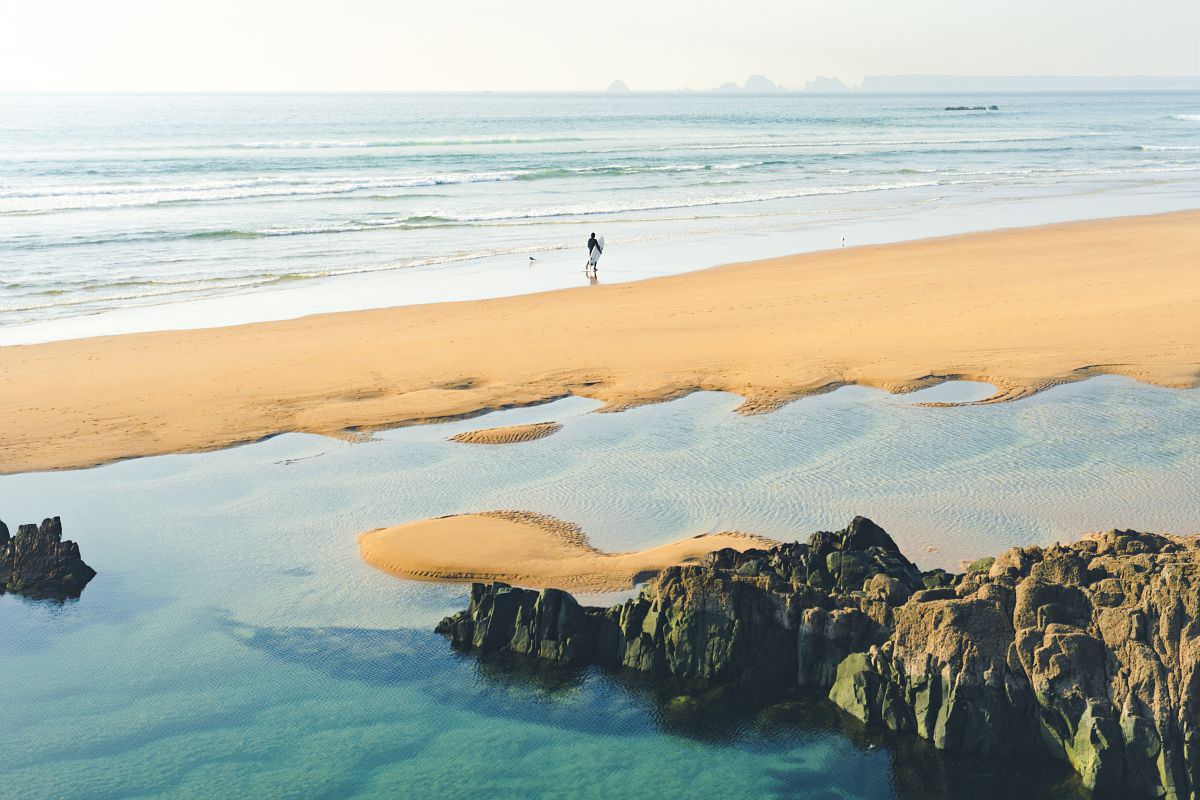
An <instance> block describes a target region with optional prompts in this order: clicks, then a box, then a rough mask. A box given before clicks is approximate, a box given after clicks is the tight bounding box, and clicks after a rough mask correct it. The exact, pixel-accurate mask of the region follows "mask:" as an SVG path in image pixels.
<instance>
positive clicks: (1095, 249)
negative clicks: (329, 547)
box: [0, 211, 1200, 473]
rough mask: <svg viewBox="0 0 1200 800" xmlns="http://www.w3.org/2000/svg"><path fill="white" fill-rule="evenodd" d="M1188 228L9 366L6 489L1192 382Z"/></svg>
mask: <svg viewBox="0 0 1200 800" xmlns="http://www.w3.org/2000/svg"><path fill="white" fill-rule="evenodd" d="M1197 265H1200V212H1196V211H1189V212H1181V213H1175V214H1163V215H1156V216H1147V217H1129V218H1123V219H1116V220H1098V221H1092V222H1081V223H1071V224H1066V225H1054V226H1048V227H1042V228H1028V229H1020V230H1010V231H998V232H993V233H981V234H970V235H966V236H958V237H951V238H945V239H930V240H923V241H917V242H910V243H906V244H896V245H883V246H877V247H862V248H852V249H846V250H836V251H832V252H825V253H812V254H808V255H801V256H793V257H789V258H779V259H773V260H769V261H761V262H756V263H750V264H740V265H731V266H726V267H719V268H716V269H711V270H705V271H702V272H693V273H690V274H685V275H678V276H673V277H666V278H659V279H655V280H649V281H644V282H640V283H631V284H624V285H612V286H603V285H601V286H583V287H580V288H577V289H567V290H562V291H557V292H549V293H545V294H537V295H526V296H521V297H511V298H502V299H496V300H485V301H474V302H463V303H446V304H438V305H427V306H412V307H404V308H393V309H380V310H373V311H358V312H349V313H343V314H326V315H320V316H313V317H306V318H303V319H297V320H291V321H285V322H271V323H262V324H255V325H243V326H237V327H228V328H215V329H209V330H196V331H183V332H164V333H150V334H135V335H128V336H114V337H101V338H95V339H84V340H78V341H68V342H53V343H47V344H40V345H30V346H22V347H5V348H0V385H2V386H3V389H4V390H3V391H2V392H0V473H12V472H21V471H25V470H38V469H53V468H62V467H82V466H88V465H92V464H98V463H102V462H107V461H112V460H115V459H120V458H129V457H134V456H146V455H154V454H159V453H170V452H182V451H197V450H205V449H212V448H218V447H225V446H228V445H232V444H237V443H240V442H248V441H254V440H257V439H260V438H262V437H264V436H269V435H272V434H276V433H281V432H285V431H307V432H312V433H322V434H327V435H345V434H346V433H347V431H350V432H354V431H369V430H373V429H379V428H385V427H390V426H395V425H405V424H413V423H419V422H430V421H435V420H440V419H451V418H461V417H466V416H470V415H473V414H479V413H481V412H484V411H487V410H491V409H495V408H500V407H507V406H512V405H521V404H532V403H537V402H542V401H546V400H550V399H553V398H558V397H562V396H565V395H568V394H572V393H574V394H579V395H585V396H588V397H593V398H597V399H599V400H602V401H604V402H605V403H606V404H607V405H606V407H607V409H608V410H614V409H620V408H624V407H627V406H630V405H634V404H638V403H647V402H652V401H656V400H663V399H667V398H672V397H679V396H681V395H684V394H687V393H688V392H692V391H695V390H698V389H712V390H723V391H730V392H736V393H738V394H740V395H742V396H743V397H744V398H745V403H744V405H743V406H742V410H744V411H747V412H753V411H764V410H769V409H772V408H775V407H777V406H778V405H779V404H781V403H783V402H786V401H788V400H790V399H793V398H795V397H798V396H800V395H804V394H806V393H812V392H819V391H823V390H827V389H829V388H832V387H836V386H839V385H842V384H845V383H862V384H867V385H872V386H879V387H882V388H885V389H889V390H892V391H899V390H910V389H915V388H919V387H922V386H926V385H929V384H931V383H935V382H937V381H939V380H943V379H946V378H950V377H961V378H964V379H974V380H982V381H989V382H991V383H994V384H996V385H997V386H998V387H1000V391H999V393H998V395H997V397H996V398H995V399H1011V398H1015V397H1020V396H1022V395H1025V394H1028V393H1030V392H1033V391H1037V390H1039V389H1042V388H1045V387H1047V386H1049V385H1052V384H1054V383H1056V382H1061V381H1066V380H1074V379H1078V378H1081V377H1086V376H1089V375H1093V374H1097V373H1104V372H1111V373H1118V374H1122V375H1129V376H1131V377H1134V378H1137V379H1139V380H1143V381H1148V382H1151V383H1155V384H1159V385H1163V386H1195V385H1197V383H1198V382H1200V267H1198V266H1197Z"/></svg>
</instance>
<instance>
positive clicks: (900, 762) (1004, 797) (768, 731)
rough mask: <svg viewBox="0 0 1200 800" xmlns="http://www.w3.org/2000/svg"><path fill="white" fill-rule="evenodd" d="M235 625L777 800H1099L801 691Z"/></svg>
mask: <svg viewBox="0 0 1200 800" xmlns="http://www.w3.org/2000/svg"><path fill="white" fill-rule="evenodd" d="M227 626H228V631H229V633H230V634H231V635H233V636H234V637H235V638H237V639H238V640H240V641H241V642H243V643H244V644H245V645H246V646H247V647H250V648H253V649H256V650H260V651H262V652H265V653H268V654H270V655H271V656H273V657H274V658H278V659H281V660H283V661H286V662H288V663H292V664H299V665H303V666H306V667H308V668H310V669H313V670H317V671H319V672H322V673H324V674H326V675H329V676H331V677H334V678H338V679H340V680H348V681H361V682H364V683H367V684H371V685H376V686H387V685H392V686H395V685H405V686H408V687H410V688H415V689H417V690H419V691H421V692H422V693H424V694H426V695H428V696H429V698H430V699H431V700H433V701H434V702H436V704H437V705H438V706H439V707H453V708H458V709H462V710H467V711H470V712H472V713H475V714H480V715H485V716H489V717H501V718H507V719H513V720H519V721H521V722H525V723H530V724H533V725H539V726H551V727H555V728H560V729H564V730H569V731H572V732H575V733H582V734H588V735H598V736H609V737H630V736H634V737H640V736H644V735H646V734H652V733H661V734H666V735H668V736H672V737H682V738H686V739H689V740H692V741H694V742H696V743H698V744H701V745H703V746H712V747H720V748H735V749H737V750H741V751H744V752H747V753H755V754H758V755H765V756H769V757H770V760H771V763H773V764H775V766H772V767H770V768H768V769H767V772H768V774H769V776H770V777H771V778H772V780H773V781H774V784H775V789H774V790H773V793H772V796H773V797H777V798H796V800H800V799H801V798H803V800H813V798H837V799H838V800H844V798H899V799H901V800H941V799H942V798H946V800H950V798H962V797H971V798H974V799H975V800H1008V799H1009V798H1013V797H1021V798H1023V800H1052V799H1053V800H1086V799H1087V798H1089V797H1090V794H1089V793H1088V792H1087V791H1086V790H1084V789H1083V787H1082V786H1081V785H1080V784H1079V782H1078V781H1077V780H1076V779H1075V777H1074V775H1073V774H1071V772H1070V770H1069V769H1067V768H1065V767H1064V765H1062V764H1059V763H1054V762H1051V761H1043V760H1038V759H1023V760H1021V761H1019V762H1017V761H1014V760H1008V759H982V758H975V757H961V756H951V755H947V754H945V753H942V752H939V751H938V750H936V749H935V748H933V747H932V746H930V745H929V744H928V743H927V742H924V741H921V740H918V739H913V738H911V737H906V736H895V735H892V734H890V733H888V732H880V731H867V730H866V729H865V728H864V727H863V726H862V725H861V724H859V723H858V722H857V721H856V720H854V719H853V718H851V717H849V716H848V715H846V714H844V713H842V712H841V711H839V710H838V709H837V708H836V707H835V706H834V705H833V704H832V703H830V702H828V701H827V700H826V699H825V698H824V697H822V696H820V695H817V694H813V693H808V692H804V691H800V690H798V689H789V688H786V687H761V686H760V687H744V686H743V687H739V686H726V687H716V688H708V689H705V688H701V687H697V686H694V685H692V686H688V685H683V684H678V683H672V682H669V681H651V680H649V679H648V678H647V676H645V675H643V674H641V673H630V672H625V671H622V672H618V673H609V672H605V671H602V670H597V669H587V670H573V669H562V668H555V667H552V666H549V665H547V664H545V663H542V662H537V661H531V660H528V659H515V658H489V659H482V660H477V659H475V658H473V657H471V656H465V655H462V654H459V653H455V652H453V651H452V650H451V649H450V647H449V645H448V643H447V642H446V641H445V640H444V639H443V638H442V637H440V636H436V635H434V634H431V633H426V632H422V631H403V630H401V631H381V630H371V629H356V628H287V627H274V628H261V627H253V626H247V625H242V624H238V623H235V622H228V623H227ZM831 752H832V753H836V759H835V760H831V758H830V757H829V756H830V753H831ZM831 766H832V767H833V769H831ZM731 777H732V776H731Z"/></svg>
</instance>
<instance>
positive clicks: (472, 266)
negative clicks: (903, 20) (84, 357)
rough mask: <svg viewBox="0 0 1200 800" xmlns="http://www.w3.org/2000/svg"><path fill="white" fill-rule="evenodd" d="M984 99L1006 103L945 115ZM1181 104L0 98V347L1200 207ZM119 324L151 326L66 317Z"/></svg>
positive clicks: (1184, 100) (911, 99) (1197, 151)
mask: <svg viewBox="0 0 1200 800" xmlns="http://www.w3.org/2000/svg"><path fill="white" fill-rule="evenodd" d="M985 100H986V101H988V102H989V103H990V102H996V103H998V104H999V105H1000V107H1001V110H1000V111H998V112H987V113H976V112H973V113H947V112H945V111H943V110H942V109H943V107H944V106H946V105H956V104H961V103H968V104H972V105H974V104H976V103H977V102H983V101H985ZM1198 107H1200V97H1197V96H1196V94H1195V93H1186V92H1144V93H1137V92H1115V93H1104V92H1081V93H1073V94H1044V93H1043V94H1003V95H997V96H995V97H988V98H977V97H958V96H955V95H864V94H849V95H845V96H829V95H825V96H821V95H805V94H803V93H792V94H778V95H731V94H728V93H724V94H705V93H694V94H662V95H656V94H637V93H635V94H629V95H620V96H615V95H598V94H542V95H491V94H481V95H162V96H157V95H115V96H94V95H87V96H77V95H49V96H39V95H0V226H2V227H3V230H4V234H3V236H0V328H6V329H8V331H9V332H7V333H5V334H4V336H3V338H2V340H3V341H6V342H7V341H15V340H17V339H15V338H14V337H16V334H14V333H12V332H11V329H12V327H13V326H18V325H22V324H33V323H38V324H40V325H43V326H44V327H41V328H39V329H38V330H37V331H36V332H28V333H27V334H26V335H25V336H24V338H23V339H21V340H26V339H29V340H32V339H45V338H62V337H63V336H71V335H83V334H84V333H87V334H93V333H105V332H111V331H114V330H123V329H128V328H131V327H136V328H155V327H178V326H180V325H188V326H191V325H205V324H215V323H224V322H236V321H245V320H249V319H266V318H277V317H282V316H295V315H298V314H302V313H310V312H313V311H321V310H331V309H336V308H348V307H366V306H370V305H382V304H401V303H410V302H426V301H429V300H433V299H456V298H464V297H472V296H489V295H496V294H511V293H517V292H524V291H535V290H538V289H544V288H550V287H557V286H563V285H573V284H575V283H580V282H581V281H582V276H581V270H580V269H579V268H580V266H581V264H582V261H583V256H584V253H583V244H584V242H585V241H586V238H587V235H588V233H590V232H591V231H593V230H597V231H599V232H601V233H603V234H606V236H607V239H608V243H609V248H610V250H609V252H608V253H607V254H606V256H605V259H604V264H603V265H602V268H601V275H602V278H603V279H604V280H629V279H635V278H643V277H650V276H653V275H656V274H662V273H664V272H677V271H682V270H685V269H694V268H697V267H703V266H709V265H712V264H716V263H722V262H726V261H732V260H739V259H747V258H752V257H759V256H765V255H777V254H783V253H790V252H798V251H801V250H811V249H819V248H829V247H838V246H840V244H841V243H842V241H843V240H845V241H846V243H847V244H848V245H854V244H863V243H867V242H872V241H886V240H897V239H910V238H914V237H920V236H931V235H937V234H943V233H953V232H958V231H964V230H978V229H990V228H996V227H1003V226H1006V225H1019V224H1025V225H1028V224H1042V223H1046V222H1052V221H1055V220H1059V219H1073V218H1087V217H1099V216H1115V215H1121V214H1134V213H1150V212H1154V211H1163V210H1170V209H1177V208H1189V207H1196V206H1197V204H1198V203H1200V181H1198V180H1197V178H1198V177H1200V116H1197V114H1196V112H1197V108H1198ZM530 255H532V256H535V258H536V259H537V261H536V262H535V264H534V266H533V267H532V268H531V267H530V265H529V262H528V257H529V256H530ZM206 300H213V301H216V300H220V301H222V302H205V301H206ZM196 302H200V303H201V305H200V306H199V307H197V308H193V307H192V306H190V305H188V304H190V303H196ZM183 306H187V309H186V310H185V309H184V308H183ZM147 309H159V312H161V313H159V314H158V315H157V316H156V315H154V314H150V312H148V311H147ZM164 309H165V310H164ZM118 310H124V311H126V312H139V310H140V313H141V314H143V316H140V317H137V316H136V315H135V319H133V320H131V319H126V320H124V321H121V320H108V319H107V318H106V320H105V321H104V322H103V323H97V324H94V325H92V326H91V327H84V328H80V327H78V326H76V327H70V326H68V327H65V328H64V327H61V325H66V323H67V322H69V321H72V320H74V321H75V322H78V321H79V320H81V319H82V320H86V319H88V318H89V317H90V316H92V315H96V314H100V313H112V312H114V311H118ZM51 323H60V327H55V326H54V325H53V324H51ZM64 331H66V332H64Z"/></svg>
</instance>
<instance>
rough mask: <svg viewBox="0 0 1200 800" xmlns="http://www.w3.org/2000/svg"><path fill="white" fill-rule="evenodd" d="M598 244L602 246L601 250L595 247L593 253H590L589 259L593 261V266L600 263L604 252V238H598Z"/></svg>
mask: <svg viewBox="0 0 1200 800" xmlns="http://www.w3.org/2000/svg"><path fill="white" fill-rule="evenodd" d="M596 244H598V245H600V247H599V248H595V247H593V248H592V251H591V252H590V253H588V257H589V258H590V259H591V263H593V264H596V263H598V262H599V261H600V255H601V254H602V253H603V252H604V237H603V236H597V237H596Z"/></svg>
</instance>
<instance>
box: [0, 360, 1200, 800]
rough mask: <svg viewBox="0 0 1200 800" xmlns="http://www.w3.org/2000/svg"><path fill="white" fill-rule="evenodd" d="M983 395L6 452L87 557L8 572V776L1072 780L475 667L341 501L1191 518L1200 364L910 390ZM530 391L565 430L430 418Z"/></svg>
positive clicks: (1124, 523) (991, 789) (776, 715)
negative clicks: (61, 596) (1012, 394)
mask: <svg viewBox="0 0 1200 800" xmlns="http://www.w3.org/2000/svg"><path fill="white" fill-rule="evenodd" d="M989 393H990V387H987V386H982V385H978V384H975V385H972V384H952V385H946V386H943V387H937V388H935V389H932V390H927V391H926V392H921V393H915V394H912V395H897V396H892V395H887V394H885V393H883V392H879V391H875V390H871V389H863V388H858V387H847V388H843V389H840V390H838V391H836V392H833V393H830V394H828V395H823V396H820V397H813V398H807V399H804V400H800V401H797V402H795V403H792V404H790V405H788V406H786V407H784V408H782V409H780V410H778V411H776V412H773V413H771V414H766V415H760V416H752V417H744V416H739V415H737V414H735V413H733V409H734V408H735V407H736V406H737V404H738V399H737V398H735V397H733V396H730V395H725V394H719V393H697V394H694V395H691V396H689V397H686V398H683V399H680V400H676V401H673V402H670V403H663V404H659V405H652V406H646V407H643V408H637V409H633V410H631V411H626V412H622V413H619V414H597V413H593V412H594V409H595V408H596V405H597V404H596V403H594V402H592V401H589V400H585V399H582V398H568V399H565V400H561V401H557V402H555V403H551V404H547V405H543V406H536V407H531V408H523V409H514V410H510V411H505V412H499V413H496V414H491V415H488V416H486V417H482V418H479V419H475V420H468V421H462V422H455V423H451V424H443V425H429V426H421V427H413V428H404V429H397V430H392V431H385V432H381V433H378V434H376V435H374V436H373V437H371V438H370V439H369V440H365V441H357V442H350V441H341V440H333V439H327V438H322V437H318V436H312V435H304V434H286V435H282V436H278V437H275V438H272V439H269V440H266V441H263V442H259V443H256V444H252V445H246V446H243V447H237V448H232V449H228V450H223V451H219V452H212V453H203V454H192V455H168V456H160V457H154V458H143V459H137V460H132V461H127V462H121V463H116V464H111V465H107V466H102V467H97V468H93V469H87V470H77V471H62V472H47V473H29V474H22V475H10V476H3V477H0V513H2V514H3V515H4V519H5V521H6V522H8V523H9V525H10V526H12V525H14V524H16V523H20V522H27V521H33V520H39V519H41V518H42V517H44V516H47V515H61V516H62V518H63V522H64V528H65V531H66V534H67V536H68V537H69V538H71V539H74V540H76V541H78V542H79V543H80V545H81V548H82V552H83V556H84V558H85V559H86V560H87V561H88V562H89V563H90V564H92V565H93V566H94V567H95V568H96V569H97V570H98V573H99V574H98V575H97V577H96V578H95V579H94V580H93V581H92V583H91V584H89V585H88V587H87V588H86V589H85V591H84V592H83V596H82V597H81V598H80V599H79V600H78V601H75V602H69V603H67V604H65V605H56V604H52V603H46V602H31V601H26V600H22V599H19V598H16V597H13V596H11V595H9V596H4V597H0V664H2V665H3V669H2V673H0V708H2V709H3V710H4V736H3V746H0V775H2V776H3V777H2V780H0V796H3V797H13V798H18V797H20V798H32V797H37V798H51V797H53V798H79V799H80V800H101V799H102V798H188V797H194V798H216V797H220V798H226V797H253V798H293V797H294V798H394V797H406V798H444V797H458V796H471V795H474V794H480V793H486V794H487V795H488V796H489V797H498V798H508V797H512V798H517V797H521V798H526V797H546V798H550V797H595V798H608V797H620V798H655V799H656V800H660V799H661V798H664V797H696V796H713V795H719V796H722V797H730V798H803V799H804V800H811V799H812V798H853V799H855V800H882V799H884V798H912V800H916V799H917V798H922V799H924V798H951V797H963V796H972V797H979V798H997V800H998V799H999V798H1006V797H1013V796H1021V797H1028V798H1039V797H1043V798H1051V797H1054V798H1063V797H1077V796H1082V795H1081V793H1080V790H1079V788H1078V786H1077V784H1076V783H1075V782H1074V781H1073V779H1070V778H1069V777H1067V776H1065V775H1064V774H1063V772H1062V771H1061V769H1060V770H1057V771H1056V770H1054V769H1052V768H1049V767H1046V766H1045V765H1038V764H1030V763H1025V764H1022V765H1020V767H1019V768H1015V767H1012V766H1005V765H996V764H987V763H981V762H975V761H971V760H962V759H953V758H946V757H943V756H940V755H938V754H936V753H934V752H933V751H931V750H930V749H929V748H928V747H926V746H924V745H922V744H921V743H919V742H915V741H913V740H910V739H907V738H893V737H888V736H883V735H877V734H869V733H865V732H863V731H862V729H861V728H860V727H859V726H857V724H856V723H853V722H852V721H849V720H848V719H847V718H845V717H844V716H841V715H840V714H838V713H837V712H835V711H834V710H833V709H832V708H831V707H830V706H829V705H828V704H826V703H823V702H821V701H820V700H819V698H812V697H807V696H796V697H789V698H785V700H786V702H767V701H766V700H764V699H763V698H761V697H755V696H754V695H753V694H752V693H742V694H735V695H734V696H732V697H729V698H725V700H724V701H723V702H717V703H716V704H715V705H710V706H704V707H703V709H702V710H701V711H694V712H689V711H688V710H687V709H686V707H684V708H683V709H682V710H681V709H680V708H679V707H677V706H676V705H673V704H672V703H671V702H670V701H669V698H666V699H664V698H663V697H661V696H659V695H657V694H656V693H655V691H654V690H653V689H651V688H649V687H647V686H646V685H645V683H644V682H640V681H638V680H637V679H636V677H634V678H630V677H628V676H620V675H618V676H611V675H605V674H601V673H598V672H595V671H584V672H582V673H578V674H562V673H556V672H544V671H531V670H522V669H519V668H515V667H513V666H511V665H510V666H505V665H497V664H483V665H481V664H478V663H476V662H475V660H474V659H472V658H469V657H463V656H459V655H455V654H454V653H452V652H451V651H450V648H449V646H448V644H447V643H446V642H445V641H444V640H443V639H442V638H441V637H438V636H436V635H434V634H433V633H431V629H432V627H433V625H434V624H435V623H436V622H437V620H439V619H440V618H441V617H442V616H443V615H445V614H448V613H451V612H453V611H456V610H458V609H460V608H462V607H464V606H465V604H466V588H465V587H463V586H460V585H439V584H433V583H420V582H412V581H404V580H400V579H397V578H393V577H391V576H388V575H385V574H383V573H380V572H377V571H375V570H373V569H371V568H369V567H367V566H366V565H364V564H363V563H362V562H361V561H360V560H359V559H358V556H357V548H356V542H355V535H356V534H357V533H359V532H360V531H364V530H368V529H372V528H375V527H379V526H384V525H391V524H396V523H401V522H405V521H408V520H413V519H419V518H423V517H428V516H433V515H440V514H451V513H463V512H472V511H483V510H488V509H496V508H515V509H525V510H530V511H537V512H541V513H548V514H555V515H558V516H561V517H562V518H564V519H567V520H570V521H573V522H578V523H580V524H581V525H582V526H583V528H584V531H585V532H586V533H587V534H588V536H589V537H590V538H591V540H592V542H593V543H594V544H595V545H597V546H598V547H601V548H604V549H609V550H616V549H634V548H642V547H647V546H652V545H655V544H659V543H662V542H666V541H670V540H673V539H675V538H678V537H680V536H687V535H692V534H695V533H702V532H708V531H717V530H727V529H736V530H744V531H749V532H753V533H760V534H766V535H769V536H775V537H778V538H781V539H794V538H796V537H803V536H805V535H807V534H808V533H809V532H811V531H812V530H815V529H818V528H826V529H833V528H837V527H841V526H842V525H844V524H845V523H846V522H847V521H848V520H849V519H850V517H851V516H852V515H854V514H867V515H869V516H871V517H873V518H874V519H875V520H876V521H877V522H879V523H880V524H882V525H883V526H884V527H885V528H887V529H888V530H889V531H890V532H891V533H892V534H893V535H894V536H895V537H896V539H897V541H898V543H899V544H900V546H901V547H902V548H903V549H904V550H905V552H906V553H907V554H908V555H909V556H910V557H911V558H913V559H914V560H915V561H916V562H917V563H918V564H919V565H920V566H921V567H923V568H929V567H934V566H944V567H951V568H953V567H955V566H956V565H957V564H958V562H960V561H961V560H964V559H974V558H976V557H979V556H983V555H990V554H991V555H994V554H996V553H998V552H1000V551H1001V550H1003V549H1004V548H1006V547H1009V546H1013V545H1031V544H1048V543H1051V542H1053V541H1055V540H1058V539H1073V538H1075V537H1077V536H1079V535H1080V534H1082V533H1084V532H1085V531H1088V530H1094V529H1107V528H1111V527H1114V526H1116V527H1134V528H1139V529H1143V530H1158V531H1174V532H1178V533H1191V532H1195V531H1196V527H1197V520H1200V496H1198V495H1197V493H1196V492H1195V487H1196V486H1197V485H1200V456H1198V455H1197V454H1198V453H1200V426H1198V425H1197V419H1200V390H1167V389H1157V388H1153V387H1149V386H1145V385H1142V384H1137V383H1134V382H1132V381H1129V380H1127V379H1123V378H1115V377H1105V378H1096V379H1093V380H1089V381H1086V382H1083V383H1080V384H1074V385H1068V386H1060V387H1056V388H1054V389H1051V390H1049V391H1047V392H1045V393H1042V394H1039V395H1036V396H1034V397H1031V398H1027V399H1024V400H1020V401H1017V402H1013V403H1008V404H1001V405H992V406H975V407H956V408H943V407H925V406H919V405H915V403H918V402H920V401H934V400H969V399H972V398H978V397H982V396H986V395H987V394H989ZM544 420H557V421H560V422H562V424H563V427H562V430H561V431H559V432H558V433H555V434H553V435H552V436H550V437H547V438H545V439H540V440H535V441H531V442H525V443H520V444H513V445H503V446H482V445H470V444H459V443H455V442H451V441H448V437H450V436H452V435H454V434H455V433H458V432H461V431H464V430H470V429H472V428H477V427H486V426H496V425H506V424H517V423H525V422H536V421H544ZM585 599H588V600H591V601H595V602H605V601H610V600H612V599H613V596H612V595H608V596H596V597H590V598H585Z"/></svg>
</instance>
